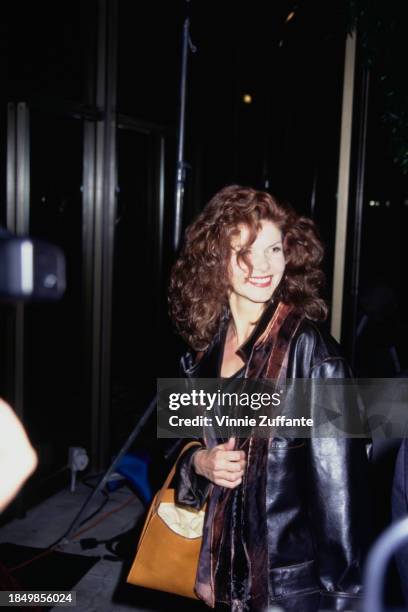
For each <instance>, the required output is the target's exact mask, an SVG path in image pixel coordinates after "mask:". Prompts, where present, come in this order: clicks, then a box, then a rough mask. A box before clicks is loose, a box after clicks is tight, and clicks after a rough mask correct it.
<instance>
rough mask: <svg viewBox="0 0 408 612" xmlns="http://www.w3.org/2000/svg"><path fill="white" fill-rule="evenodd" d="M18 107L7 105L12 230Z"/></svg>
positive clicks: (11, 228)
mask: <svg viewBox="0 0 408 612" xmlns="http://www.w3.org/2000/svg"><path fill="white" fill-rule="evenodd" d="M16 148H17V144H16V109H15V105H14V104H13V103H9V104H8V105H7V219H6V225H7V229H8V230H9V231H10V232H15V230H16V198H17V195H16Z"/></svg>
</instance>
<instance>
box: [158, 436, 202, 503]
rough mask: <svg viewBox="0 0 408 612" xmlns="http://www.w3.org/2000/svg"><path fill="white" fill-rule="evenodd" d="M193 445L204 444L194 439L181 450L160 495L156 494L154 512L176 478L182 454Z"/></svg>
mask: <svg viewBox="0 0 408 612" xmlns="http://www.w3.org/2000/svg"><path fill="white" fill-rule="evenodd" d="M192 446H201V447H202V444H201V442H199V441H198V440H193V441H192V442H189V443H188V444H186V445H185V447H184V448H183V449H182V450H181V452H180V454H179V456H178V457H177V459H176V461H175V463H174V465H173V467H172V468H171V470H170V472H169V473H168V475H167V478H166V480H165V481H164V483H163V486H162V488H161V489H160V491H159V493H158V495H157V496H156V503H155V506H154V512H156V510H157V508H158V507H159V505H160V502H161V500H162V497H163V495H164V492H165V491H166V490H167V489H168V488H169V484H170V483H171V481H172V480H173V478H174V475H175V473H176V467H177V463H178V462H179V459H181V457H182V455H184V453H185V452H186V451H187V450H188V449H189V448H191V447H192Z"/></svg>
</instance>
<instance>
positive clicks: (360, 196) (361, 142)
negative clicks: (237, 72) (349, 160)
mask: <svg viewBox="0 0 408 612" xmlns="http://www.w3.org/2000/svg"><path fill="white" fill-rule="evenodd" d="M369 92H370V72H369V70H368V69H367V68H366V69H364V72H363V78H362V92H361V117H360V127H359V139H358V160H357V189H356V210H355V214H354V242H353V266H352V283H351V297H352V321H351V351H350V365H351V367H352V368H353V369H354V367H355V365H356V348H357V347H356V343H357V312H358V293H359V289H360V259H361V235H362V223H363V208H364V184H365V167H366V143H367V126H368V102H369Z"/></svg>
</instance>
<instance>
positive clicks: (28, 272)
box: [21, 240, 33, 295]
mask: <svg viewBox="0 0 408 612" xmlns="http://www.w3.org/2000/svg"><path fill="white" fill-rule="evenodd" d="M21 289H22V291H23V293H25V294H27V295H31V294H32V292H33V244H32V242H30V241H29V240H25V241H24V242H23V243H22V245H21Z"/></svg>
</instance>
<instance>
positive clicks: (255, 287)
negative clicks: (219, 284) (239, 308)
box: [230, 220, 285, 304]
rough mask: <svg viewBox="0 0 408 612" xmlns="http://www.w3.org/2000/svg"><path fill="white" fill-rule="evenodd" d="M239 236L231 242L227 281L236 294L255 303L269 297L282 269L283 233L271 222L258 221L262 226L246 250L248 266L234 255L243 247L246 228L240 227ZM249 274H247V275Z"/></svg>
mask: <svg viewBox="0 0 408 612" xmlns="http://www.w3.org/2000/svg"><path fill="white" fill-rule="evenodd" d="M238 229H239V232H240V233H239V235H237V236H234V237H233V239H232V242H231V247H232V255H231V261H230V280H231V285H232V292H231V293H234V294H235V296H236V297H239V298H241V299H242V298H243V299H245V300H249V301H250V302H255V303H258V304H261V303H264V302H267V301H269V300H270V299H271V297H272V295H273V292H274V291H275V289H276V287H277V286H278V284H279V282H280V280H281V278H282V276H283V273H284V271H285V258H284V255H283V247H282V233H281V231H280V229H279V228H278V226H277V225H275V223H273V222H272V221H268V220H264V221H261V229H260V230H259V232H258V235H257V237H256V239H255V241H254V242H253V243H252V245H251V246H250V247H249V250H248V251H247V250H246V249H245V251H246V253H247V256H246V259H247V260H248V261H249V262H250V263H251V265H252V271H251V270H249V269H248V266H246V265H245V262H244V261H242V259H238V258H237V255H238V252H239V251H240V249H242V248H245V245H246V242H247V240H248V236H249V229H248V227H247V226H245V225H241V226H239V228H238ZM249 273H250V276H249Z"/></svg>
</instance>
